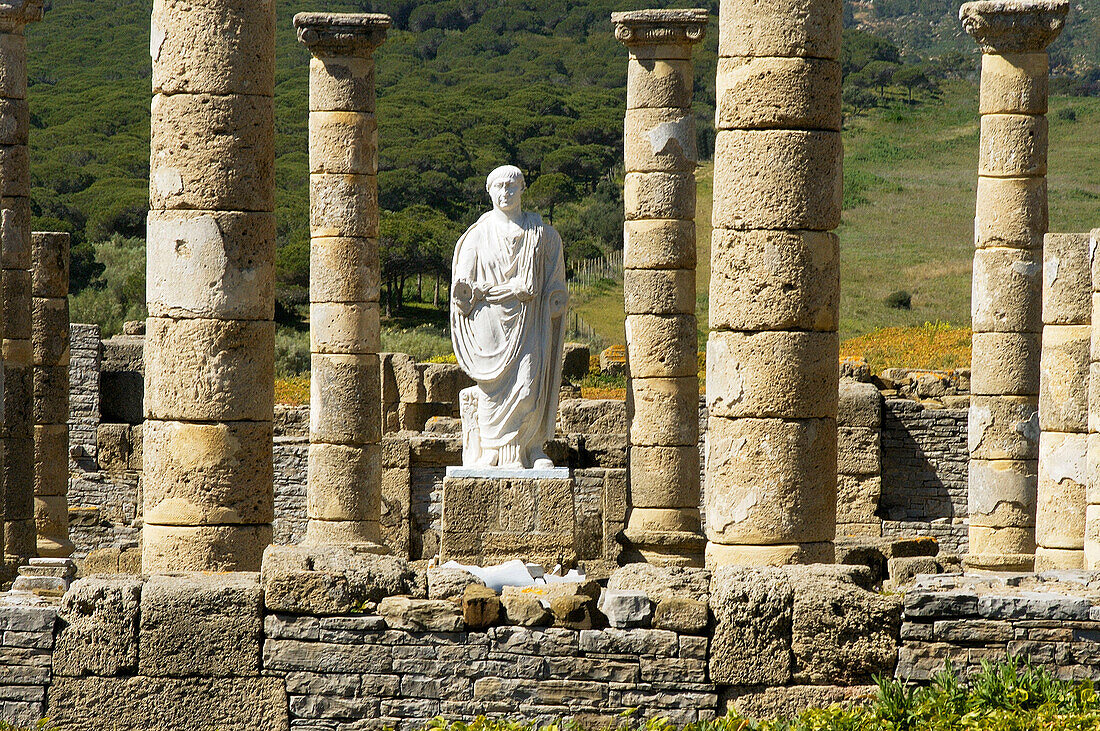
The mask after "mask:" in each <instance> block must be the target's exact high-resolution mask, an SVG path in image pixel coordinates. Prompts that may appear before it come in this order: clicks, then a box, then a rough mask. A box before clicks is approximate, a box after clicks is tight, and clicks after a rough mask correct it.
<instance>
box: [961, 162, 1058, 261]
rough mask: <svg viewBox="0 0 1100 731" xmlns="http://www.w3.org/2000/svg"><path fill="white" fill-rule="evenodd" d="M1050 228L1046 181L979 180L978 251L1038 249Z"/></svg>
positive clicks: (976, 222) (975, 225) (1029, 179)
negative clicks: (999, 247) (985, 249)
mask: <svg viewBox="0 0 1100 731" xmlns="http://www.w3.org/2000/svg"><path fill="white" fill-rule="evenodd" d="M1049 225H1050V217H1049V213H1048V209H1047V180H1046V178H1045V177H1029V178H989V177H986V176H984V175H983V176H979V177H978V202H977V214H976V215H975V217H974V245H975V246H976V247H977V248H979V249H983V248H989V247H993V246H1004V247H1008V248H1013V249H1040V248H1042V245H1043V236H1044V235H1045V234H1046V232H1047V229H1048V227H1049Z"/></svg>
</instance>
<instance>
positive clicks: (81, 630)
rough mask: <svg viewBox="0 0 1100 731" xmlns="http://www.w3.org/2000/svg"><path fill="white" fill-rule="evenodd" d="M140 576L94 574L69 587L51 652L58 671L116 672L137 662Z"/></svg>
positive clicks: (60, 673)
mask: <svg viewBox="0 0 1100 731" xmlns="http://www.w3.org/2000/svg"><path fill="white" fill-rule="evenodd" d="M141 585H142V581H141V579H139V578H137V577H131V576H127V577H121V576H119V577H114V576H110V577H109V576H90V577H85V578H83V579H80V580H79V581H77V582H76V583H74V584H73V585H72V587H70V589H69V591H68V592H67V593H66V594H65V597H64V599H63V600H62V605H61V612H60V614H59V617H60V619H61V621H62V624H61V628H60V630H59V631H58V633H57V639H56V641H55V645H54V653H53V672H54V674H55V675H56V676H81V675H99V676H113V675H119V674H125V673H133V672H135V671H136V670H137V665H138V607H139V602H140V598H141Z"/></svg>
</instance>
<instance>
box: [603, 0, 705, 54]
mask: <svg viewBox="0 0 1100 731" xmlns="http://www.w3.org/2000/svg"><path fill="white" fill-rule="evenodd" d="M707 18H708V14H707V11H706V9H705V8H692V9H689V10H635V11H632V12H627V13H612V14H611V22H612V24H614V26H615V37H616V38H617V39H618V40H619V42H621V43H623V44H624V45H626V46H658V45H660V46H691V45H693V44H695V43H698V42H699V41H701V40H703V36H705V35H706V33H707Z"/></svg>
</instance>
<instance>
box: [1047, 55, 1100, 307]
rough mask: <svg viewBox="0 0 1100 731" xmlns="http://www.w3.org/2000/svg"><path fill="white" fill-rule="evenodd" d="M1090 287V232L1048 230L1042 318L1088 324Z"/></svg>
mask: <svg viewBox="0 0 1100 731" xmlns="http://www.w3.org/2000/svg"><path fill="white" fill-rule="evenodd" d="M1044 55H1045V54H1044ZM1044 78H1046V77H1045V76H1044ZM1091 291H1092V273H1091V262H1090V259H1089V235H1088V234H1047V235H1046V239H1045V240H1044V242H1043V322H1044V323H1045V324H1048V325H1087V324H1089V323H1090V322H1091V320H1092V310H1091V309H1090V307H1089V293H1090V292H1091Z"/></svg>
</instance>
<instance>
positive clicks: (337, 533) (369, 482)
mask: <svg viewBox="0 0 1100 731" xmlns="http://www.w3.org/2000/svg"><path fill="white" fill-rule="evenodd" d="M294 26H295V27H296V28H297V29H298V40H299V41H301V42H302V43H303V44H304V45H305V46H306V47H307V48H308V49H309V51H310V53H311V54H313V57H312V58H311V59H310V71H309V172H310V176H309V180H310V236H311V240H310V280H309V295H310V297H309V300H310V330H309V332H310V350H311V351H312V355H311V360H312V368H311V388H310V419H309V468H308V483H307V492H306V510H307V513H308V516H309V525H308V528H307V530H306V537H305V542H306V543H310V544H333V543H343V544H347V543H354V544H373V545H376V546H379V549H380V550H381V546H380V545H379V544H380V542H381V537H380V533H379V518H380V517H381V506H382V503H381V500H382V453H381V440H382V413H381V394H380V380H379V373H378V350H379V348H380V346H381V343H380V341H379V324H378V317H379V312H378V294H379V286H380V281H381V270H380V264H379V259H378V181H377V177H376V176H377V174H378V125H377V122H376V121H375V118H374V59H373V57H372V54H373V53H374V50H375V49H376V48H377V47H378V46H379V45H381V43H382V42H383V41H384V40H385V38H386V29H387V28H389V26H390V17H389V16H388V15H377V14H340V13H301V14H299V15H297V16H295V18H294Z"/></svg>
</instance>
